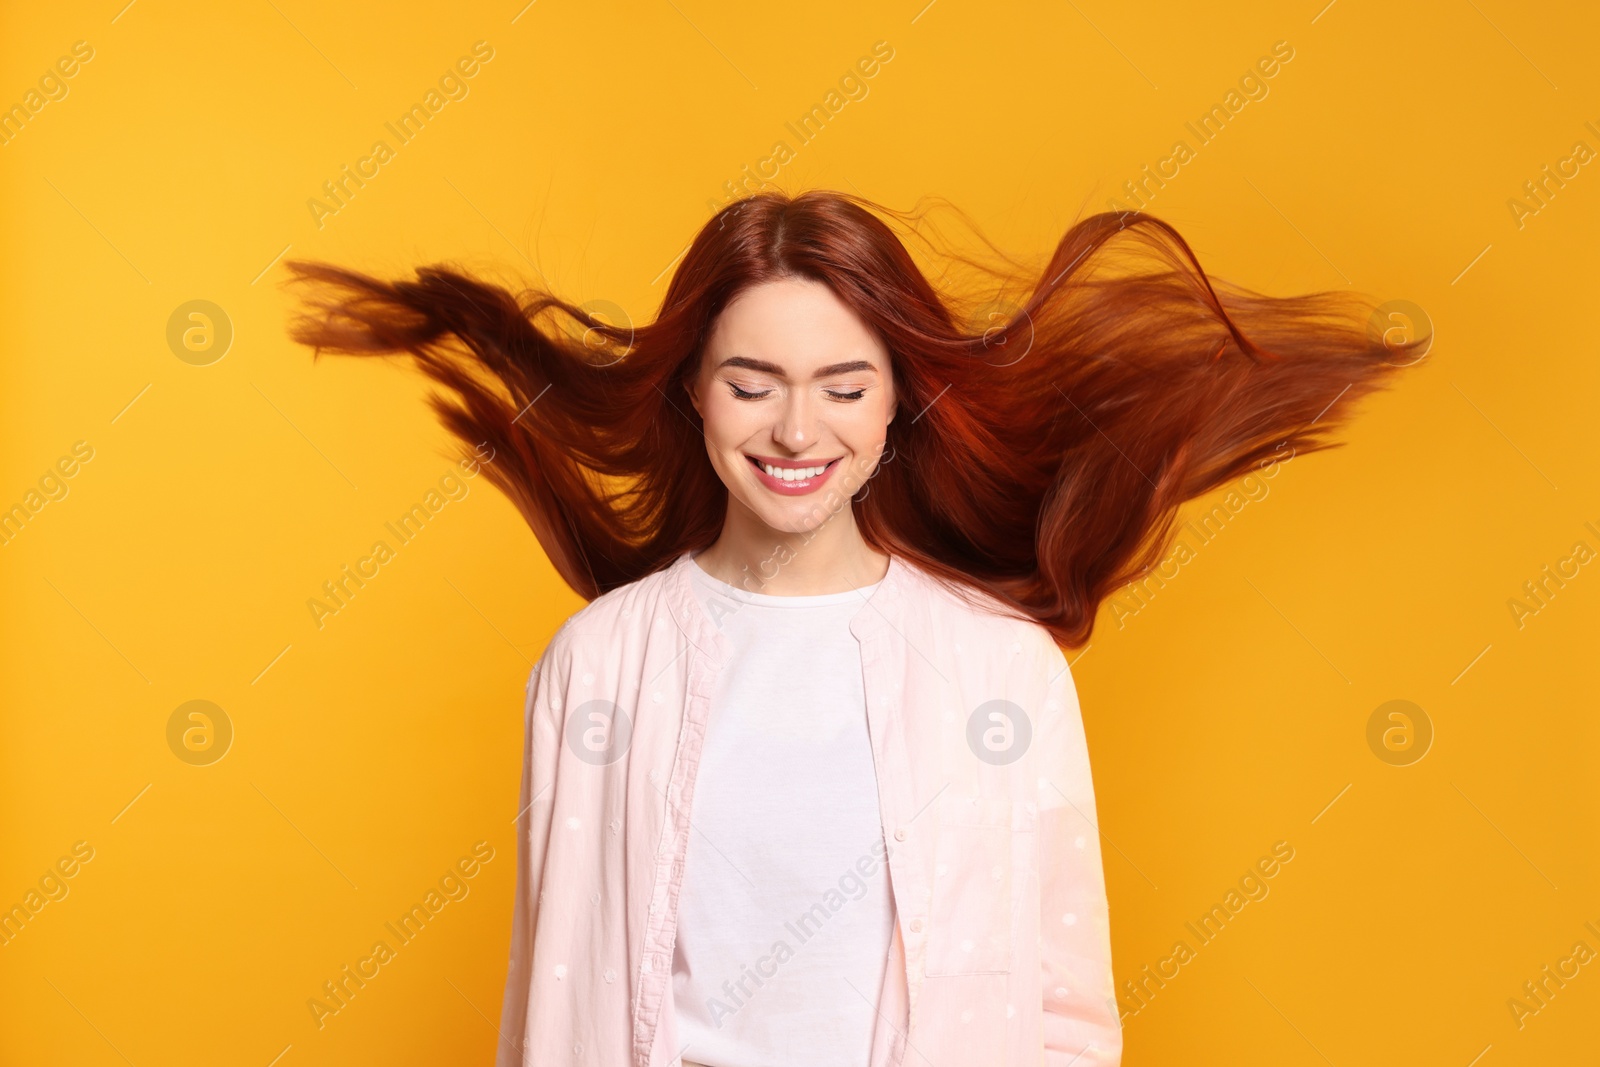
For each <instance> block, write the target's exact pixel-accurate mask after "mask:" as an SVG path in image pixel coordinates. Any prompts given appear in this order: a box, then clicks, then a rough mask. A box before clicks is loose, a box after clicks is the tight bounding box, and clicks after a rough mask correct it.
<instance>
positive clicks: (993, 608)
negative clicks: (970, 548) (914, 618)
mask: <svg viewBox="0 0 1600 1067" xmlns="http://www.w3.org/2000/svg"><path fill="white" fill-rule="evenodd" d="M901 562H902V563H904V564H905V574H906V582H905V585H906V594H907V597H908V599H909V600H910V602H911V604H912V605H913V608H914V613H916V614H921V615H923V616H924V617H925V618H926V619H927V620H928V622H929V624H930V625H932V626H933V627H936V628H937V629H938V630H940V631H943V632H946V633H951V634H955V635H958V636H957V637H956V639H957V640H959V641H962V642H963V644H967V643H970V644H971V645H972V647H973V649H974V650H977V649H980V648H983V649H989V650H991V651H994V652H997V653H1000V654H1004V655H1007V656H1011V655H1016V654H1017V653H1025V654H1026V655H1027V656H1028V657H1029V658H1030V659H1033V660H1038V661H1041V662H1047V661H1050V660H1052V659H1054V658H1055V657H1057V656H1059V655H1060V654H1061V650H1060V648H1059V647H1058V646H1057V645H1056V643H1055V638H1054V637H1053V636H1052V635H1051V633H1050V631H1049V630H1048V629H1046V628H1045V627H1044V626H1043V625H1041V624H1040V623H1038V622H1037V621H1035V620H1034V619H1031V618H1028V617H1026V616H1025V615H1022V614H1021V613H1019V612H1018V610H1017V609H1015V608H1013V607H1011V606H1010V605H1008V604H1006V603H1005V602H1004V601H1002V600H1001V599H1000V598H999V597H997V596H995V595H994V594H992V593H990V592H988V591H987V590H984V589H982V588H979V587H978V586H975V585H967V584H965V583H963V584H961V585H960V586H959V587H952V586H951V585H950V584H949V583H947V582H945V581H943V580H942V579H940V578H939V577H938V576H936V575H934V574H932V573H930V572H928V571H925V570H923V569H922V568H921V567H918V566H916V565H915V564H912V563H910V562H909V561H906V560H902V561H901Z"/></svg>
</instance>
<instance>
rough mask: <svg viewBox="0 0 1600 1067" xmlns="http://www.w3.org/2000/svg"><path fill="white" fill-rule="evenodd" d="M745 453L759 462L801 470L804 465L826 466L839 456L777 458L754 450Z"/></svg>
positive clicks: (770, 465)
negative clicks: (829, 457)
mask: <svg viewBox="0 0 1600 1067" xmlns="http://www.w3.org/2000/svg"><path fill="white" fill-rule="evenodd" d="M745 455H747V456H749V457H750V458H751V459H753V460H755V461H756V462H757V463H765V464H766V465H767V466H769V467H780V468H784V469H789V470H799V469H800V468H802V467H826V466H827V465H828V464H830V463H832V462H833V460H834V459H838V458H839V457H838V456H834V457H833V459H775V458H773V457H772V456H758V455H756V454H755V453H754V452H746V453H745Z"/></svg>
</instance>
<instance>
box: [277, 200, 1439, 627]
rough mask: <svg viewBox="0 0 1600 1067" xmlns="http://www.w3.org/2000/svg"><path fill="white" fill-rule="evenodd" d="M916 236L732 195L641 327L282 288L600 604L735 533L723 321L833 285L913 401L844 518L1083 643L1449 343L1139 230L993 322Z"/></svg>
mask: <svg viewBox="0 0 1600 1067" xmlns="http://www.w3.org/2000/svg"><path fill="white" fill-rule="evenodd" d="M963 217H964V216H963ZM915 219H916V217H915V216H913V215H911V214H908V213H902V212H896V211H891V210H888V209H885V208H883V207H881V206H879V205H876V204H874V203H872V202H871V201H868V200H866V199H864V198H862V197H858V196H851V195H849V194H845V193H839V192H834V191H827V190H812V191H807V192H804V193H801V194H799V195H794V196H790V195H787V194H784V193H781V192H769V191H764V192H761V193H757V194H755V195H752V196H749V197H746V198H744V199H741V200H737V201H735V202H733V203H730V204H729V205H728V206H726V207H725V208H723V209H722V210H720V211H719V212H718V213H717V214H716V215H715V216H713V217H712V218H711V219H710V220H709V221H708V222H707V223H706V224H705V225H704V227H702V229H701V230H700V232H699V234H698V235H697V236H696V237H695V239H694V242H693V243H692V244H691V245H690V246H689V249H688V251H687V253H686V254H685V255H684V256H683V261H682V263H681V264H680V265H679V266H678V267H677V269H676V271H675V272H674V274H673V276H672V279H671V282H670V284H669V285H668V288H667V291H666V295H665V297H664V299H663V300H662V304H661V308H660V311H659V313H658V314H657V315H656V317H655V319H654V321H652V322H649V323H644V324H639V325H633V324H630V323H627V322H608V321H606V320H605V318H603V317H602V316H600V315H596V314H593V313H591V311H589V310H586V309H585V308H584V307H580V306H578V305H576V304H573V303H569V302H568V301H567V300H565V299H562V298H561V297H559V296H557V295H555V294H553V293H550V292H548V291H545V290H543V289H539V288H531V287H530V288H522V289H521V290H520V291H518V292H513V291H512V290H511V289H509V288H507V287H505V286H502V285H499V284H492V283H490V282H487V281H484V280H481V279H479V278H475V277H473V276H472V275H471V274H469V273H468V272H466V271H463V270H460V269H454V268H452V267H450V266H448V265H442V264H441V265H432V266H424V267H419V268H417V270H416V278H415V280H397V281H385V280H381V279H378V278H374V277H370V276H368V275H366V274H363V273H359V272H357V271H354V270H349V269H346V268H343V267H339V266H335V265H331V264H325V263H317V262H310V261H303V260H294V261H290V262H288V263H287V264H286V266H287V267H288V269H289V270H290V271H291V273H292V275H293V277H292V278H291V280H290V283H289V284H294V283H308V284H310V285H311V286H312V288H313V294H312V296H311V298H310V299H308V302H307V305H306V306H305V307H304V308H302V313H301V314H300V315H299V316H298V317H297V318H296V320H295V321H294V322H293V323H292V324H291V329H290V334H291V336H292V337H293V339H294V340H295V341H297V342H299V343H302V344H305V345H309V346H314V347H315V349H316V352H315V355H317V356H320V355H321V354H322V353H323V352H324V351H328V352H333V353H338V354H344V355H358V356H392V355H398V356H402V357H404V356H407V355H409V356H410V357H412V358H414V359H415V361H416V363H417V365H418V366H419V367H420V369H421V370H422V371H423V372H424V373H425V374H426V375H427V376H429V377H430V378H431V379H433V381H435V382H437V383H438V384H440V385H442V386H444V387H445V389H447V390H448V391H449V393H450V394H452V395H450V396H444V395H441V394H439V393H437V392H434V393H432V394H431V395H430V403H431V405H432V407H433V409H434V411H435V412H436V413H437V415H438V417H439V418H440V419H441V420H442V422H443V424H444V426H445V427H446V428H447V429H448V430H449V431H450V433H451V434H452V435H453V436H454V437H455V438H457V439H459V441H460V443H461V444H462V445H463V447H464V449H472V448H475V447H481V446H482V445H483V444H485V443H487V444H488V445H489V446H490V447H492V448H493V449H494V453H493V454H494V457H495V458H494V461H493V462H492V463H488V464H485V465H484V466H483V471H484V472H485V474H486V475H487V476H488V478H489V479H490V481H491V482H492V483H493V484H494V485H495V486H496V487H497V488H499V489H500V490H501V491H503V492H504V493H505V494H506V495H507V496H508V497H509V498H510V500H511V501H512V503H513V504H514V505H515V506H516V507H517V509H518V510H519V511H520V513H521V514H522V515H523V516H524V518H525V519H526V520H527V522H528V524H529V526H531V527H532V529H533V532H534V535H535V536H536V537H537V538H538V540H539V543H540V544H541V545H542V546H543V547H544V550H545V552H546V553H547V554H548V556H549V558H550V561H551V563H552V564H553V565H554V567H555V569H556V571H557V572H558V573H559V574H560V575H561V577H562V578H563V579H564V580H565V581H566V582H567V584H568V585H570V586H571V587H572V589H573V590H574V591H576V592H577V593H578V594H579V595H580V596H582V597H583V598H584V599H586V600H592V599H594V598H595V597H596V596H599V595H600V594H602V593H604V592H607V591H609V590H611V589H614V588H616V587H618V586H620V585H624V584H626V583H628V582H632V581H635V580H637V579H639V578H642V577H644V576H645V575H648V574H650V573H652V572H654V571H656V570H659V569H661V568H663V567H665V566H667V565H669V564H670V563H672V562H673V561H674V560H675V559H676V558H677V557H678V556H679V555H680V554H681V553H683V552H684V551H685V550H696V551H698V550H700V549H703V548H706V547H708V546H710V545H711V544H712V543H713V542H714V541H715V540H716V539H717V537H718V535H719V534H720V532H721V529H722V523H723V519H724V516H725V513H726V510H727V506H728V492H727V488H726V486H724V484H723V483H722V481H721V479H720V478H719V477H718V475H717V474H716V472H715V470H714V469H713V467H712V465H711V461H710V458H709V457H708V455H707V453H706V447H705V443H704V439H703V434H702V425H701V421H700V417H699V415H698V413H697V412H696V411H695V409H694V406H693V405H692V404H691V403H690V402H689V398H688V395H687V393H686V392H685V383H686V382H687V381H689V380H691V379H693V378H694V377H695V375H696V374H697V373H698V370H699V367H700V359H701V354H702V350H703V346H704V343H705V341H706V338H707V337H708V335H709V332H710V328H711V326H712V324H713V321H714V320H715V318H716V316H717V314H718V313H719V312H720V311H721V310H722V309H723V308H724V307H725V306H726V305H727V304H728V303H729V301H730V300H732V299H733V297H734V296H736V295H737V294H738V293H739V292H740V291H742V290H744V289H746V288H747V287H750V286H753V285H757V284H760V283H762V282H766V281H770V280H773V279H779V278H786V277H799V278H806V279H813V280H816V281H820V282H823V283H825V284H826V285H828V286H829V287H830V289H831V290H832V292H833V293H834V294H835V295H836V296H837V297H838V298H839V299H840V300H841V301H842V302H843V303H844V304H845V305H847V306H848V307H850V308H851V309H852V310H853V311H854V312H855V313H856V314H857V315H859V316H860V318H861V319H862V320H863V321H864V322H865V323H867V324H868V325H869V326H870V327H872V328H873V329H875V330H876V331H877V334H878V336H879V338H880V339H881V340H882V342H883V344H884V346H885V347H886V349H887V351H888V353H889V356H890V362H891V364H892V370H893V375H894V387H895V393H896V396H897V398H898V401H899V405H900V412H901V416H900V417H897V418H896V419H895V420H894V421H893V422H891V423H890V424H889V427H888V437H887V442H886V447H885V451H884V454H883V456H882V458H881V461H880V463H879V465H878V467H877V469H876V471H875V472H874V473H873V475H872V477H871V479H870V481H869V482H868V483H867V484H866V485H865V487H864V488H863V490H862V492H861V493H860V494H858V495H857V496H856V497H855V498H854V499H853V500H852V501H851V502H850V504H849V506H850V507H851V508H852V509H853V510H854V513H855V519H856V522H857V524H858V526H859V528H860V531H861V534H862V536H863V538H865V540H866V541H867V542H868V543H869V544H870V545H872V546H873V547H874V548H876V549H878V550H879V551H882V552H886V553H889V554H891V555H895V556H899V557H902V558H905V559H907V560H910V561H912V562H914V563H916V564H918V565H920V566H921V567H922V568H923V569H925V570H927V571H928V572H930V573H932V574H933V575H934V576H935V577H937V578H938V579H940V580H941V581H943V582H944V583H946V584H947V585H949V586H950V587H951V588H954V589H957V590H958V591H963V592H964V593H966V591H971V590H976V591H978V592H980V593H981V594H987V597H988V598H993V601H991V603H992V602H994V601H997V602H998V603H999V605H1000V606H1001V609H1002V610H1004V611H1005V612H1006V613H1009V614H1014V615H1016V616H1017V617H1021V618H1028V619H1032V620H1034V621H1036V622H1038V623H1040V624H1042V625H1043V626H1045V627H1046V628H1047V629H1049V630H1050V631H1051V633H1052V634H1053V635H1054V636H1055V638H1056V640H1057V642H1058V643H1060V644H1064V645H1068V646H1079V645H1082V644H1083V643H1085V642H1086V641H1087V640H1088V639H1089V636H1090V633H1091V632H1092V630H1093V627H1094V622H1095V615H1096V611H1097V609H1098V607H1099V605H1100V603H1101V602H1102V601H1103V600H1104V599H1105V598H1106V597H1107V596H1109V595H1110V594H1112V593H1113V592H1115V591H1116V590H1117V589H1119V588H1121V587H1122V586H1123V585H1126V584H1127V583H1129V582H1131V581H1134V580H1136V579H1138V578H1139V577H1140V576H1142V575H1143V574H1144V573H1145V572H1147V571H1148V570H1149V569H1150V568H1151V567H1153V566H1154V565H1155V564H1156V563H1157V562H1158V561H1159V560H1160V559H1161V558H1162V557H1163V556H1164V554H1165V551H1166V549H1167V547H1168V545H1169V542H1170V541H1171V538H1172V533H1173V527H1174V520H1175V518H1176V515H1177V512H1178V509H1179V506H1180V505H1181V504H1183V503H1184V502H1185V501H1187V500H1190V499H1192V498H1194V497H1197V496H1200V495H1202V494H1205V493H1207V492H1209V491H1210V490H1213V489H1216V488H1218V487H1220V486H1222V485H1223V484H1225V483H1226V482H1228V481H1230V480H1232V479H1234V478H1237V477H1240V476H1242V475H1244V474H1247V473H1249V472H1250V471H1252V470H1253V469H1254V468H1256V467H1258V466H1265V465H1266V464H1268V463H1269V462H1270V461H1271V459H1272V457H1273V456H1275V455H1278V456H1281V454H1282V453H1281V450H1283V449H1285V448H1288V449H1292V450H1293V454H1295V455H1304V454H1306V453H1308V452H1313V451H1317V450H1320V449H1324V448H1328V447H1332V446H1334V445H1336V444H1337V443H1338V442H1336V441H1334V440H1332V439H1331V438H1330V436H1329V434H1330V431H1332V430H1333V429H1334V428H1336V427H1337V426H1338V425H1339V424H1340V423H1341V422H1343V421H1344V420H1345V419H1346V418H1347V417H1348V416H1349V414H1350V413H1351V411H1352V408H1353V405H1354V404H1355V402H1356V401H1357V400H1358V399H1359V398H1360V397H1362V396H1364V395H1365V394H1367V393H1369V392H1371V391H1372V390H1374V389H1376V388H1378V387H1380V386H1382V385H1384V384H1386V383H1387V382H1388V381H1389V379H1390V376H1391V375H1392V374H1394V373H1396V372H1397V371H1398V369H1399V368H1400V367H1402V366H1406V365H1408V364H1411V363H1414V362H1416V360H1417V359H1418V358H1420V353H1422V352H1425V350H1426V349H1425V347H1419V346H1425V345H1426V343H1427V341H1428V340H1429V339H1428V338H1415V339H1412V340H1403V341H1400V342H1395V341H1394V340H1393V339H1392V337H1390V338H1386V336H1385V335H1384V334H1382V333H1380V332H1378V331H1377V330H1374V329H1373V328H1372V326H1371V325H1370V322H1371V320H1372V316H1373V314H1374V310H1375V309H1374V302H1373V301H1371V300H1370V299H1368V298H1366V297H1364V296H1361V295H1359V294H1355V293H1352V292H1317V293H1311V294H1306V295H1301V296H1295V297H1286V298H1279V297H1271V296H1265V295H1262V294H1259V293H1256V292H1253V291H1251V290H1248V289H1244V288H1242V287H1238V286H1234V285H1230V284H1228V283H1226V282H1224V281H1222V280H1220V279H1216V278H1212V277H1209V276H1208V275H1207V273H1206V272H1205V271H1204V270H1203V269H1202V268H1201V266H1200V263H1199V260H1198V259H1197V257H1196V256H1195V254H1194V252H1193V251H1192V250H1191V249H1190V247H1189V245H1188V244H1187V242H1185V241H1184V239H1183V238H1182V237H1181V236H1180V235H1179V234H1178V232H1177V231H1176V230H1175V229H1174V228H1173V227H1172V226H1170V225H1169V224H1167V223H1166V222H1163V221H1162V220H1160V219H1159V218H1156V217H1154V216H1152V215H1149V214H1146V213H1142V212H1105V213H1101V214H1095V215H1091V216H1088V217H1086V218H1083V219H1081V220H1080V221H1078V222H1076V223H1075V224H1073V225H1072V226H1071V227H1070V228H1069V229H1068V230H1067V232H1066V234H1065V236H1063V237H1062V238H1061V241H1060V242H1059V243H1058V244H1057V246H1056V248H1055V251H1054V254H1053V255H1051V256H1050V258H1049V260H1048V262H1047V263H1045V264H1043V266H1042V267H1037V266H1036V267H1026V268H1025V267H1022V266H1020V265H1019V264H1018V263H1017V262H1016V261H1015V260H1011V259H1009V257H1007V258H1006V262H1007V263H1008V264H1010V268H1011V269H1010V274H1009V275H1006V274H1005V273H1004V272H1003V271H1002V272H998V273H997V275H996V276H998V277H1000V279H1001V281H1000V283H999V284H998V285H995V286H994V287H993V288H991V289H990V290H989V291H988V292H989V296H990V299H989V300H988V301H987V303H986V304H984V303H983V302H982V301H974V300H971V299H970V294H968V295H967V296H965V297H964V296H961V295H959V294H955V293H951V292H945V293H941V292H940V291H939V290H938V289H936V288H935V286H934V285H933V284H931V283H930V282H929V280H928V278H927V277H926V276H925V274H924V272H923V270H922V269H920V268H919V267H918V265H917V263H916V261H915V260H914V259H913V257H912V255H911V252H910V251H909V250H908V248H907V247H906V244H905V243H904V242H903V241H902V240H901V239H900V237H898V236H897V235H896V232H895V230H894V229H893V228H891V225H890V224H891V223H896V224H906V223H910V222H914V221H915ZM918 235H919V236H920V233H919V234H918ZM985 243H986V244H988V246H989V248H991V249H993V248H994V246H993V245H992V244H990V243H988V242H987V241H985ZM1002 255H1003V254H1002ZM953 259H961V260H962V261H963V262H965V263H967V264H976V263H977V262H978V261H977V260H974V259H970V258H967V257H960V256H956V257H953ZM988 269H989V270H991V272H994V268H992V267H990V268H988ZM1006 293H1010V294H1013V296H1014V298H1015V299H1014V302H1012V298H1010V297H1006V296H1005V294H1006ZM964 301H965V302H964ZM984 306H987V307H988V308H990V309H991V310H990V311H989V314H988V316H987V318H985V317H984V316H983V315H981V314H976V315H975V313H974V309H975V308H979V309H981V308H982V307H984ZM995 308H1002V309H1003V311H1002V312H996V311H994V310H993V309H995ZM963 309H965V313H963ZM966 595H970V593H966ZM975 599H978V600H984V599H987V598H985V597H982V596H980V597H977V598H975Z"/></svg>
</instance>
